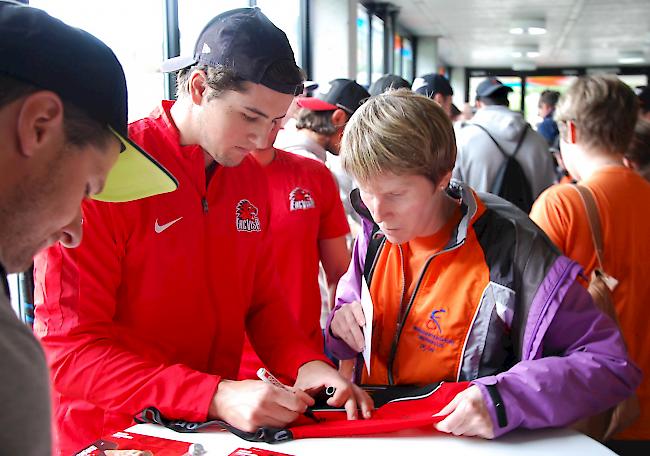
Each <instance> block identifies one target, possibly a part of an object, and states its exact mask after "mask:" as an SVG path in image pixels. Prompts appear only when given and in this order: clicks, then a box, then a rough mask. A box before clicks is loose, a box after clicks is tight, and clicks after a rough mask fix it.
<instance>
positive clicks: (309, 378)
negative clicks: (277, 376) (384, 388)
mask: <svg viewBox="0 0 650 456" xmlns="http://www.w3.org/2000/svg"><path fill="white" fill-rule="evenodd" d="M328 386H332V387H334V388H335V389H336V390H335V393H334V395H333V396H332V397H330V398H329V399H328V400H327V404H328V405H330V406H333V407H340V406H341V405H343V406H344V408H345V411H346V413H347V417H348V419H349V420H356V419H357V417H358V416H357V408H358V409H360V410H361V415H362V417H363V418H370V412H371V410H372V409H373V402H372V399H371V398H370V396H368V393H366V392H365V391H363V390H362V389H361V388H359V387H358V386H357V385H354V384H352V383H351V382H349V381H348V380H345V379H344V378H343V377H341V375H340V374H339V373H338V372H337V371H336V370H335V369H334V368H332V367H331V366H329V365H327V364H325V363H324V362H322V361H311V362H308V363H306V364H303V365H302V366H301V367H300V369H298V377H297V379H296V383H295V385H294V387H295V389H299V390H304V391H306V392H309V393H314V394H316V393H317V392H318V391H320V390H322V389H324V388H326V387H328Z"/></svg>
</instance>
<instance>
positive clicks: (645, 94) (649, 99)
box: [634, 86, 650, 122]
mask: <svg viewBox="0 0 650 456" xmlns="http://www.w3.org/2000/svg"><path fill="white" fill-rule="evenodd" d="M634 93H636V96H637V97H638V98H639V118H641V119H643V120H645V121H647V122H650V86H640V87H637V88H636V89H635V90H634Z"/></svg>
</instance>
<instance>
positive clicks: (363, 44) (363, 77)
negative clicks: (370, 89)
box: [357, 5, 370, 86]
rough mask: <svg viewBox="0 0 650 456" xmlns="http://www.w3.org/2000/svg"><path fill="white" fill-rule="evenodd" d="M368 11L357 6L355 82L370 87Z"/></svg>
mask: <svg viewBox="0 0 650 456" xmlns="http://www.w3.org/2000/svg"><path fill="white" fill-rule="evenodd" d="M369 23H370V19H369V18H368V11H367V10H366V9H365V8H364V7H363V6H361V5H358V6H357V82H358V83H359V84H361V85H365V86H369V85H370V71H369V70H370V69H369V68H368V53H369V51H370V44H369V37H370V35H369V33H368V32H369V30H370V29H369V27H370V26H369Z"/></svg>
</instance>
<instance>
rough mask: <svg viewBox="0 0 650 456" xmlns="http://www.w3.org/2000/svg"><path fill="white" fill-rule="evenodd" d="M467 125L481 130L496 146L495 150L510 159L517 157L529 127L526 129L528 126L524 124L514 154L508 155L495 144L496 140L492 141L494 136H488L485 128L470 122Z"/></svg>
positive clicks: (488, 133)
mask: <svg viewBox="0 0 650 456" xmlns="http://www.w3.org/2000/svg"><path fill="white" fill-rule="evenodd" d="M467 125H474V126H475V127H479V128H480V129H481V130H483V131H484V132H485V134H487V135H488V136H489V137H490V139H491V140H492V142H493V143H494V144H495V145H496V146H497V149H499V152H501V154H502V155H503V156H504V157H505V158H510V157H513V158H514V156H515V155H517V152H519V148H520V147H521V145H522V143H523V142H524V138H525V137H526V133H528V128H529V127H528V124H526V127H525V128H524V131H523V132H522V133H521V135H520V136H519V141H517V147H515V150H514V152H512V155H509V154H508V153H506V151H505V150H503V148H502V147H501V145H500V144H499V143H498V142H497V140H496V139H494V136H492V135H491V134H490V132H489V131H488V130H487V128H485V127H484V126H483V125H479V124H477V123H472V122H470V123H468V124H467Z"/></svg>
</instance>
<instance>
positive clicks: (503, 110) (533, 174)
mask: <svg viewBox="0 0 650 456" xmlns="http://www.w3.org/2000/svg"><path fill="white" fill-rule="evenodd" d="M510 92H512V89H511V88H510V87H508V86H506V85H503V84H502V83H501V81H499V80H498V79H496V78H488V79H485V80H484V81H482V82H481V83H480V84H479V85H478V88H477V89H476V107H477V108H478V110H477V111H476V114H475V115H474V117H473V118H472V121H471V122H466V123H465V124H464V126H463V128H461V129H460V130H459V131H458V132H457V135H456V142H457V147H458V154H457V156H456V167H455V168H454V173H453V177H454V179H456V180H460V181H462V182H465V183H466V184H468V185H469V186H471V187H472V188H473V189H474V190H476V191H478V192H489V191H491V189H492V187H493V184H494V181H495V179H496V178H497V174H498V172H499V170H500V169H501V165H502V164H503V162H504V160H505V158H504V157H503V154H502V153H501V152H500V151H499V149H498V147H497V145H496V144H495V143H494V141H496V142H497V143H498V144H499V145H500V147H501V148H502V149H503V150H504V151H505V152H506V153H508V154H512V153H513V152H514V151H515V149H516V148H517V144H518V143H519V141H520V140H522V143H521V146H520V147H519V150H518V151H517V155H516V157H515V159H516V160H517V161H518V162H519V164H520V165H521V168H522V169H523V172H524V174H525V175H526V178H527V179H528V182H529V184H530V186H531V193H532V197H533V199H535V198H537V196H538V195H539V194H540V193H541V192H542V191H543V190H544V189H546V188H547V187H549V186H550V185H552V184H553V183H554V182H555V179H556V174H555V166H554V163H553V158H552V156H551V154H549V153H548V144H547V143H546V141H545V140H544V138H542V137H541V136H540V135H539V134H538V133H536V132H534V131H532V130H531V128H530V126H529V125H528V124H527V123H526V121H525V120H524V118H523V116H522V115H521V114H520V113H518V112H514V111H512V110H510V109H508V106H509V102H508V93H510ZM479 126H480V127H483V128H480V127H479ZM483 129H485V130H487V132H489V134H490V135H491V136H492V138H494V141H493V140H492V139H491V138H490V136H488V133H486V131H484V130H483ZM522 138H523V139H522Z"/></svg>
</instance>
